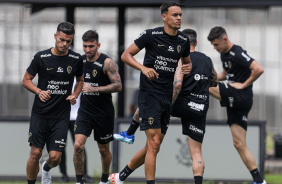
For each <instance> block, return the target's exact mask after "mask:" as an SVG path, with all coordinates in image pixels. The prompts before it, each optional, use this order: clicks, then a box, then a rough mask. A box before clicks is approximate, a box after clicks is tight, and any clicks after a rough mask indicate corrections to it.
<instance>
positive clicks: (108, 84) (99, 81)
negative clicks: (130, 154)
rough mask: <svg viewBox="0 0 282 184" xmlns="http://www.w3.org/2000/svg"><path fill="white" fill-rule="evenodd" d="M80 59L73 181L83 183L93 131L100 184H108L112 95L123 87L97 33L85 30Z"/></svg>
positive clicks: (112, 116)
mask: <svg viewBox="0 0 282 184" xmlns="http://www.w3.org/2000/svg"><path fill="white" fill-rule="evenodd" d="M82 40H83V51H84V52H85V55H83V56H82V57H83V58H84V60H83V69H84V74H85V75H84V82H85V83H84V85H83V88H82V95H81V102H80V107H79V110H78V115H77V119H76V122H75V130H74V133H75V143H74V155H73V163H74V167H75V173H76V180H77V183H78V184H83V183H84V182H83V174H84V145H85V143H86V139H87V137H89V136H90V134H91V132H92V130H93V129H94V139H95V141H97V144H98V148H99V152H100V155H101V162H102V177H101V181H100V184H105V183H108V177H109V170H110V164H111V160H112V154H111V152H110V148H109V145H110V142H111V141H112V140H113V129H114V114H115V113H114V106H113V102H112V95H111V93H114V92H120V91H121V90H122V84H121V79H120V75H119V73H118V71H117V67H116V65H115V63H114V61H113V60H112V59H111V58H110V57H109V56H107V55H105V54H103V53H100V52H99V51H98V49H99V48H100V45H101V44H100V43H99V35H98V33H97V32H96V31H92V30H89V31H86V32H85V33H84V34H83V36H82Z"/></svg>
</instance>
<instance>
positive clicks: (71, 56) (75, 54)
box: [68, 49, 82, 59]
mask: <svg viewBox="0 0 282 184" xmlns="http://www.w3.org/2000/svg"><path fill="white" fill-rule="evenodd" d="M68 57H70V58H74V59H82V56H81V55H80V54H79V53H77V52H74V51H73V50H70V49H69V51H68Z"/></svg>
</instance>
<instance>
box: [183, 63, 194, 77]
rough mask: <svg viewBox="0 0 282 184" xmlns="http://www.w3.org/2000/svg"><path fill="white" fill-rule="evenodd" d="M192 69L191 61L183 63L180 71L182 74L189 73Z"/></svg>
mask: <svg viewBox="0 0 282 184" xmlns="http://www.w3.org/2000/svg"><path fill="white" fill-rule="evenodd" d="M191 70H192V63H189V64H183V65H182V66H181V73H183V74H189V73H190V72H191Z"/></svg>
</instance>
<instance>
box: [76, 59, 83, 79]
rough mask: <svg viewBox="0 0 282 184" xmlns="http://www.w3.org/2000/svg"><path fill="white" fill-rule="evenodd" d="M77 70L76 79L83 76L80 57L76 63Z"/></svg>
mask: <svg viewBox="0 0 282 184" xmlns="http://www.w3.org/2000/svg"><path fill="white" fill-rule="evenodd" d="M77 66H78V69H77V72H76V75H75V76H76V77H81V76H82V75H83V58H82V56H79V61H78V65H77Z"/></svg>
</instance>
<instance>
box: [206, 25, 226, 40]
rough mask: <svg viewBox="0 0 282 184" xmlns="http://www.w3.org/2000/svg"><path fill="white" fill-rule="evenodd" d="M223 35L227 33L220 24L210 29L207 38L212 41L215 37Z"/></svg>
mask: <svg viewBox="0 0 282 184" xmlns="http://www.w3.org/2000/svg"><path fill="white" fill-rule="evenodd" d="M223 35H227V33H226V31H225V29H224V28H223V27H220V26H215V27H213V28H212V29H211V31H210V34H209V36H208V40H209V41H210V42H212V41H214V40H215V39H218V38H220V37H221V36H223Z"/></svg>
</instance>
